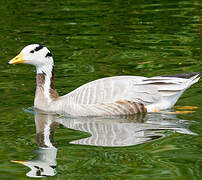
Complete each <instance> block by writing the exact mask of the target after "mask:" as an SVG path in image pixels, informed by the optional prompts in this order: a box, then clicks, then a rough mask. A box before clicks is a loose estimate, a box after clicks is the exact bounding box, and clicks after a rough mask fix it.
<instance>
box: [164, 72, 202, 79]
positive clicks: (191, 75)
mask: <svg viewBox="0 0 202 180" xmlns="http://www.w3.org/2000/svg"><path fill="white" fill-rule="evenodd" d="M196 75H197V76H198V75H202V72H194V73H183V74H175V75H163V76H162V77H177V78H185V79H189V78H191V77H194V76H196Z"/></svg>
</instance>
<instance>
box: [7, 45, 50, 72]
mask: <svg viewBox="0 0 202 180" xmlns="http://www.w3.org/2000/svg"><path fill="white" fill-rule="evenodd" d="M18 63H24V64H31V65H34V66H36V68H40V67H43V66H47V65H53V58H52V54H51V53H50V51H49V50H48V48H47V47H44V46H41V45H39V44H30V45H28V46H26V47H24V48H23V49H22V50H21V52H20V53H19V54H18V55H17V56H16V57H14V58H13V59H11V60H10V61H9V62H8V64H18Z"/></svg>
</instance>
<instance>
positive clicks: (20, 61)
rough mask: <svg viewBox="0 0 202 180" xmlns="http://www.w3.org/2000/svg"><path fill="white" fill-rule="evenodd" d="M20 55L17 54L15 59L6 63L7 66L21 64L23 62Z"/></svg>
mask: <svg viewBox="0 0 202 180" xmlns="http://www.w3.org/2000/svg"><path fill="white" fill-rule="evenodd" d="M22 56H23V55H22V53H20V54H18V55H17V56H16V57H14V58H13V59H11V60H10V61H8V64H18V63H23V62H25V60H24V59H23V58H22Z"/></svg>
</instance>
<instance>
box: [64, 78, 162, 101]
mask: <svg viewBox="0 0 202 180" xmlns="http://www.w3.org/2000/svg"><path fill="white" fill-rule="evenodd" d="M147 79H149V78H146V77H140V76H115V77H108V78H103V79H98V80H95V81H92V82H89V83H87V84H84V85H82V86H81V87H79V88H77V89H75V90H74V91H72V92H71V93H69V94H67V95H64V96H61V97H60V98H61V99H63V100H64V101H66V103H69V104H100V103H108V102H115V101H118V100H127V101H131V102H138V103H144V104H145V103H153V102H156V101H158V100H159V98H161V95H160V93H158V89H157V88H156V87H155V86H153V85H149V83H150V82H148V83H147V81H146V80H147ZM146 84H147V85H146Z"/></svg>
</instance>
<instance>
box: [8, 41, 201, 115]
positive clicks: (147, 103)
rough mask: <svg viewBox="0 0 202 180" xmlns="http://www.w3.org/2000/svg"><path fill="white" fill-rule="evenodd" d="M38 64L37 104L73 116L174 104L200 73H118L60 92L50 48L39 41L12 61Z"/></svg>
mask: <svg viewBox="0 0 202 180" xmlns="http://www.w3.org/2000/svg"><path fill="white" fill-rule="evenodd" d="M9 63H10V64H16V63H27V64H32V65H35V66H36V68H37V88H36V94H35V107H36V108H38V109H40V110H44V111H48V112H56V113H65V114H69V115H72V116H102V115H121V114H136V113H139V112H146V111H147V112H157V111H160V110H164V109H168V108H171V107H172V106H173V105H174V104H175V103H176V102H177V100H178V99H179V97H180V96H181V95H182V93H183V92H184V91H185V90H186V89H187V88H189V87H190V86H191V85H192V84H194V83H196V82H197V81H198V80H199V77H198V76H199V74H200V73H198V74H197V73H195V74H193V75H189V78H181V77H180V76H179V77H178V76H176V77H174V76H173V77H169V76H168V77H166V76H165V77H164V76H156V77H151V78H147V77H140V76H115V77H108V78H103V79H98V80H95V81H92V82H89V83H87V84H84V85H83V86H81V87H79V88H77V89H75V90H74V91H72V92H70V93H69V94H66V95H64V96H60V97H59V96H58V94H57V92H56V90H55V88H54V63H53V58H52V56H51V54H50V51H49V50H48V49H47V48H46V47H43V46H40V45H38V44H32V45H29V46H26V47H25V48H24V49H23V50H22V51H21V53H20V54H19V55H18V56H16V57H15V58H13V59H12V60H10V61H9Z"/></svg>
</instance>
